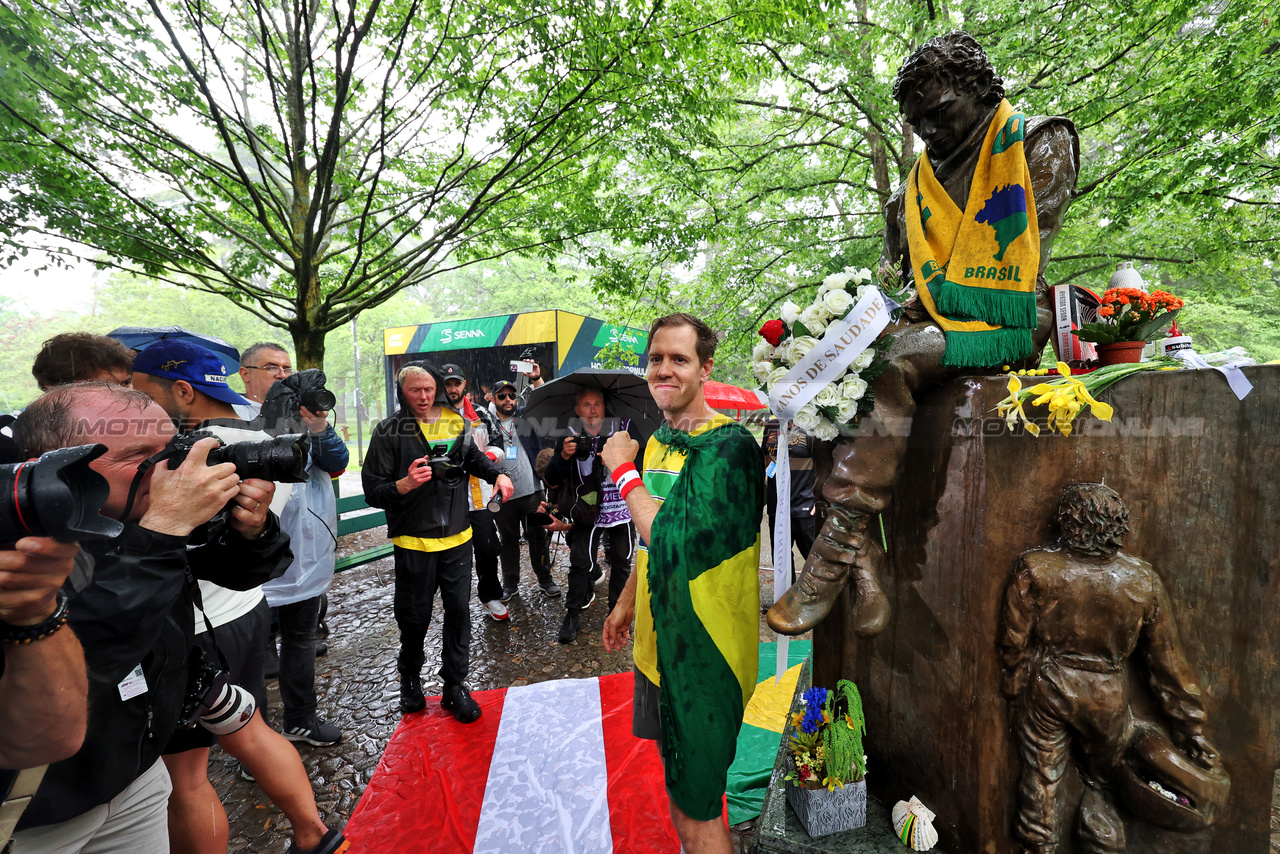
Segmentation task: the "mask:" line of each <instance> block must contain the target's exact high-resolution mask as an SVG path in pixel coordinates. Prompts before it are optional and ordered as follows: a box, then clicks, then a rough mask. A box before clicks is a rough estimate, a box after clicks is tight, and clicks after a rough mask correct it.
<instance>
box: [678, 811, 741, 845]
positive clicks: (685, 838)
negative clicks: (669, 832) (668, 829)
mask: <svg viewBox="0 0 1280 854" xmlns="http://www.w3.org/2000/svg"><path fill="white" fill-rule="evenodd" d="M671 823H672V824H674V825H675V826H676V835H677V836H679V837H680V847H681V849H683V850H684V851H685V852H686V854H733V845H732V844H731V843H730V842H729V829H728V828H727V827H725V824H724V818H723V817H722V816H716V817H715V818H713V819H711V821H698V820H697V819H693V818H689V816H687V815H685V814H684V811H683V810H681V809H680V807H678V806H676V803H675V801H671Z"/></svg>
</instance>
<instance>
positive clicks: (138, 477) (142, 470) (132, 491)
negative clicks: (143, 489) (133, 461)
mask: <svg viewBox="0 0 1280 854" xmlns="http://www.w3.org/2000/svg"><path fill="white" fill-rule="evenodd" d="M175 453H177V449H176V448H174V447H172V446H169V447H166V448H165V449H164V450H162V451H160V452H159V453H158V454H154V455H152V456H150V457H147V458H146V459H145V460H143V461H142V463H141V464H140V465H139V466H138V471H137V473H136V474H135V475H134V476H133V483H130V484H129V498H128V500H126V501H125V503H124V512H123V513H121V514H120V518H121V519H128V518H129V512H130V511H131V510H133V502H134V500H135V499H136V498H137V497H138V487H139V486H141V485H142V479H143V478H144V477H146V474H147V472H149V471H151V469H153V468H155V467H156V466H157V465H158V464H159V463H162V462H164V461H165V460H167V459H169V458H170V457H172V456H173V455H174V454H175Z"/></svg>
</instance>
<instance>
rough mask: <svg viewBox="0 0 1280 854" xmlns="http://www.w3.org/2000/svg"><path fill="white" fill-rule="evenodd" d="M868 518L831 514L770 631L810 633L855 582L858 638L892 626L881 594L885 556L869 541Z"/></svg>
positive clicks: (771, 616)
mask: <svg viewBox="0 0 1280 854" xmlns="http://www.w3.org/2000/svg"><path fill="white" fill-rule="evenodd" d="M870 520H871V516H870V514H867V513H855V512H852V511H849V510H846V509H844V508H842V507H836V506H832V507H830V508H829V509H828V510H827V517H826V521H825V522H824V523H823V525H822V530H821V531H819V532H818V538H817V540H815V541H814V544H813V549H812V550H811V551H810V552H809V559H808V560H807V561H805V565H804V571H803V572H802V573H800V577H799V578H797V579H796V583H795V584H792V585H791V586H790V587H789V588H787V592H786V593H784V594H782V598H781V599H779V600H778V601H777V602H775V603H774V604H773V607H772V608H770V609H769V613H768V615H767V620H768V622H769V627H770V628H771V629H773V630H774V631H775V632H778V633H779V634H784V635H799V634H804V633H805V632H807V631H809V630H810V629H812V628H813V627H814V626H816V625H817V624H818V623H820V622H822V620H823V618H825V617H826V616H827V614H828V613H830V611H831V607H832V606H833V605H834V604H835V602H836V599H837V598H838V597H839V596H840V591H841V590H843V589H844V586H845V585H846V584H847V583H848V582H849V578H850V576H852V577H853V582H854V589H855V602H854V605H853V627H854V631H855V632H856V633H857V634H858V636H859V637H864V638H869V637H874V636H875V635H878V634H880V632H882V631H884V627H885V626H886V625H888V623H889V614H890V610H889V600H888V599H887V598H885V595H884V591H883V590H881V588H880V568H881V567H882V566H883V565H884V550H883V549H881V548H880V545H879V544H878V543H876V542H875V541H874V540H873V539H872V538H871V537H869V536H867V525H868V523H869V522H870Z"/></svg>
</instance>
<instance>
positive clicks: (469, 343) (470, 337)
mask: <svg viewBox="0 0 1280 854" xmlns="http://www.w3.org/2000/svg"><path fill="white" fill-rule="evenodd" d="M510 317H511V316H510V315H505V314H504V315H500V316H498V317H479V318H476V319H474V320H455V321H449V322H445V323H433V324H431V325H430V326H428V327H427V329H426V332H425V333H424V335H423V336H422V342H421V343H420V344H419V345H418V346H417V347H416V348H415V349H416V350H417V351H418V352H419V353H430V352H432V351H435V350H470V349H473V348H476V347H493V346H495V345H497V344H501V343H502V342H501V340H500V338H501V336H502V330H503V329H504V328H505V327H506V325H507V321H508V320H509V319H510Z"/></svg>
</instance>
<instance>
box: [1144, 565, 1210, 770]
mask: <svg viewBox="0 0 1280 854" xmlns="http://www.w3.org/2000/svg"><path fill="white" fill-rule="evenodd" d="M1151 577H1152V588H1153V595H1152V597H1151V602H1152V604H1151V606H1150V609H1149V611H1148V614H1147V620H1146V623H1145V624H1144V626H1143V630H1142V642H1143V654H1144V655H1145V658H1146V664H1147V674H1148V679H1149V681H1150V684H1151V691H1152V693H1153V694H1154V695H1155V698H1156V702H1157V703H1158V704H1159V706H1160V709H1161V711H1162V712H1164V714H1165V716H1166V717H1167V718H1168V720H1169V723H1170V725H1171V727H1172V729H1173V732H1174V736H1175V737H1176V738H1177V740H1178V741H1179V742H1180V746H1181V747H1182V748H1183V749H1185V750H1186V751H1187V753H1188V754H1190V756H1191V758H1192V759H1193V760H1195V761H1197V762H1199V763H1200V764H1201V765H1205V766H1207V765H1209V764H1211V763H1212V762H1214V761H1215V760H1216V759H1217V751H1216V750H1214V749H1213V747H1212V746H1211V745H1210V744H1209V743H1208V741H1206V740H1205V738H1204V736H1203V729H1204V722H1205V709H1204V696H1203V692H1202V691H1201V689H1200V681H1199V679H1197V678H1196V674H1195V671H1193V670H1192V669H1191V665H1190V663H1189V662H1188V661H1187V657H1186V654H1185V653H1184V652H1183V649H1182V642H1181V640H1180V638H1179V636H1178V625H1177V620H1176V619H1175V618H1174V613H1173V606H1172V604H1171V603H1170V601H1169V594H1168V592H1167V591H1166V590H1165V589H1164V585H1163V584H1161V582H1160V578H1159V577H1158V576H1157V575H1156V574H1155V572H1154V571H1151Z"/></svg>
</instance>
